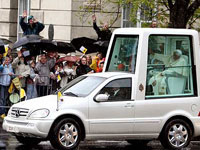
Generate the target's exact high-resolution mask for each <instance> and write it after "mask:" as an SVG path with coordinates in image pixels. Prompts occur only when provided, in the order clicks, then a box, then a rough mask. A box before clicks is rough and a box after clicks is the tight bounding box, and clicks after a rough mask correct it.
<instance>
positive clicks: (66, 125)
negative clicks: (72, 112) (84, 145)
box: [50, 118, 82, 150]
mask: <svg viewBox="0 0 200 150" xmlns="http://www.w3.org/2000/svg"><path fill="white" fill-rule="evenodd" d="M81 135H82V133H81V127H80V125H79V123H78V122H77V121H76V120H74V119H72V118H65V119H62V120H60V121H59V122H57V123H56V124H55V126H54V127H53V129H52V131H51V136H50V142H51V145H52V146H53V147H54V148H55V149H59V150H75V149H76V148H77V147H78V145H79V143H80V141H81Z"/></svg>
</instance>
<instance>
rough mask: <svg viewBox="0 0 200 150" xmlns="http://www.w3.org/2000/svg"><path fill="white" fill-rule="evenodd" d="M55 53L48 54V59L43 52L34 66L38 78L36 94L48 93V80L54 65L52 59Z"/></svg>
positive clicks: (43, 94)
mask: <svg viewBox="0 0 200 150" xmlns="http://www.w3.org/2000/svg"><path fill="white" fill-rule="evenodd" d="M54 56H55V53H52V54H51V55H50V59H49V60H47V56H46V55H45V54H43V55H41V56H40V61H39V62H38V63H37V64H36V66H35V71H36V72H37V73H38V74H39V77H40V78H39V80H38V85H37V92H38V96H45V95H48V85H49V83H50V82H49V81H50V70H51V69H52V68H53V67H54V65H55V62H56V61H55V59H54Z"/></svg>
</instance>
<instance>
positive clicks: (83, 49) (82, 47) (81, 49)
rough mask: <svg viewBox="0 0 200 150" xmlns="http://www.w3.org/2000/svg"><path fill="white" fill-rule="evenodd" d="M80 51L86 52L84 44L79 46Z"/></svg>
mask: <svg viewBox="0 0 200 150" xmlns="http://www.w3.org/2000/svg"><path fill="white" fill-rule="evenodd" d="M80 51H81V52H82V53H84V54H85V53H86V52H87V48H85V47H84V46H81V48H80Z"/></svg>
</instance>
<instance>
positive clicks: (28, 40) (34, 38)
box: [12, 35, 42, 49]
mask: <svg viewBox="0 0 200 150" xmlns="http://www.w3.org/2000/svg"><path fill="white" fill-rule="evenodd" d="M41 39H42V37H41V36H39V35H27V36H24V37H22V38H20V39H19V40H18V41H16V42H15V43H14V44H13V47H12V48H13V49H15V48H18V47H21V46H28V44H33V43H38V42H39V41H40V40H41Z"/></svg>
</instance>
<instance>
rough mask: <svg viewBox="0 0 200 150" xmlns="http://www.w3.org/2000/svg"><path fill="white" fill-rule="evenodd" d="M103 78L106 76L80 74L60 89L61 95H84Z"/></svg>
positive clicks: (94, 87)
mask: <svg viewBox="0 0 200 150" xmlns="http://www.w3.org/2000/svg"><path fill="white" fill-rule="evenodd" d="M105 79H106V78H103V77H94V76H80V77H78V78H76V79H74V80H72V81H71V82H70V83H68V84H67V85H66V86H65V87H63V88H62V89H61V90H60V91H61V93H63V95H69V96H74V97H85V96H88V95H89V94H90V93H91V92H92V91H93V90H94V89H96V88H97V87H98V85H100V84H101V83H102V82H103V81H104V80H105Z"/></svg>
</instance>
